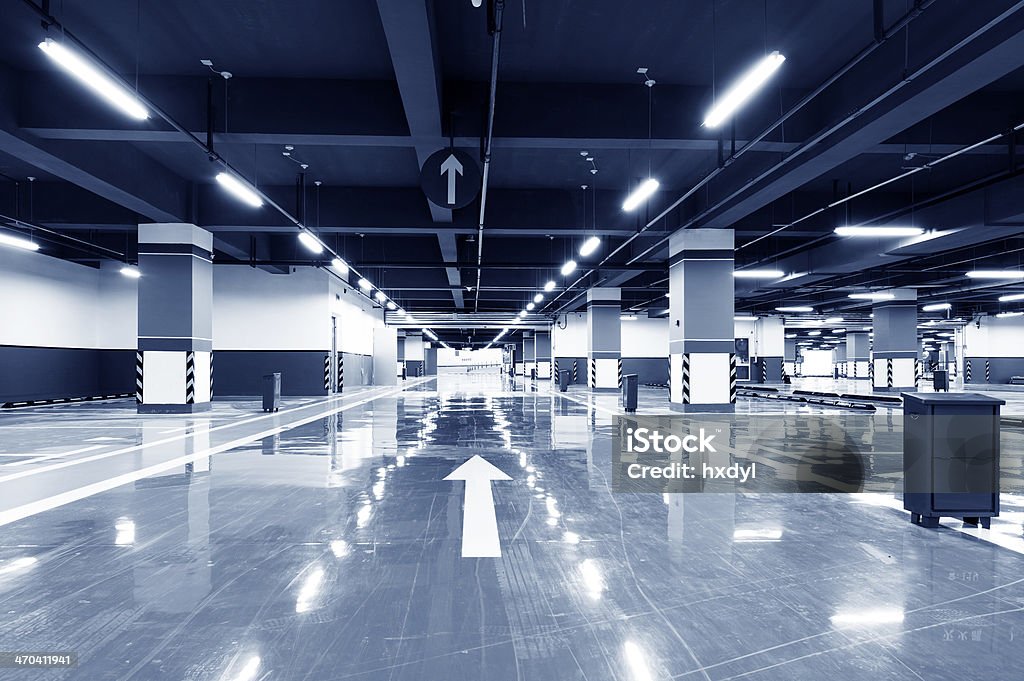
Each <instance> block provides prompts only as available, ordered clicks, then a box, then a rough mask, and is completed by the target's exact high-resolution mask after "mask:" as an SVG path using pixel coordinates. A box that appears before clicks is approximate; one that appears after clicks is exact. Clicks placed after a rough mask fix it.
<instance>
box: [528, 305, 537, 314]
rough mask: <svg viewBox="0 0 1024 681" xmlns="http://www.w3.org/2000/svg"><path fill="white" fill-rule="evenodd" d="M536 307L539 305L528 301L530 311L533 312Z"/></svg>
mask: <svg viewBox="0 0 1024 681" xmlns="http://www.w3.org/2000/svg"><path fill="white" fill-rule="evenodd" d="M535 307H537V306H536V305H535V304H533V303H527V304H526V309H527V310H529V311H530V312H533V308H535Z"/></svg>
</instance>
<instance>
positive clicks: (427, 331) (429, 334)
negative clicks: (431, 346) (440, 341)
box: [421, 329, 437, 340]
mask: <svg viewBox="0 0 1024 681" xmlns="http://www.w3.org/2000/svg"><path fill="white" fill-rule="evenodd" d="M421 330H422V331H423V333H425V334H427V338H429V339H430V340H437V334H436V333H434V332H433V331H431V330H430V329H421Z"/></svg>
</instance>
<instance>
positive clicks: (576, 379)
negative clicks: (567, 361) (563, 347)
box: [572, 360, 580, 383]
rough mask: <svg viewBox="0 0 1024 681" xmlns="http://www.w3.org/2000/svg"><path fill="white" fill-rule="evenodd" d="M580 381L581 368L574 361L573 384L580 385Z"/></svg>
mask: <svg viewBox="0 0 1024 681" xmlns="http://www.w3.org/2000/svg"><path fill="white" fill-rule="evenodd" d="M579 380H580V368H579V363H578V362H577V361H576V360H573V361H572V382H573V383H579Z"/></svg>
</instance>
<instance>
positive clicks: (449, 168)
mask: <svg viewBox="0 0 1024 681" xmlns="http://www.w3.org/2000/svg"><path fill="white" fill-rule="evenodd" d="M462 171H463V168H462V164H461V163H459V159H457V158H455V154H452V155H451V156H449V157H448V158H446V159H445V160H444V163H442V164H441V174H442V175H444V174H445V173H447V174H448V205H449V206H454V205H455V174H456V173H458V174H459V175H461V174H462Z"/></svg>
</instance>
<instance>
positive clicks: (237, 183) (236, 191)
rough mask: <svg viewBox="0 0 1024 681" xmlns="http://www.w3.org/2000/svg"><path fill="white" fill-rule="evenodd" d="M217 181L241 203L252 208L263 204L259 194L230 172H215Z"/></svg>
mask: <svg viewBox="0 0 1024 681" xmlns="http://www.w3.org/2000/svg"><path fill="white" fill-rule="evenodd" d="M217 182H219V183H220V186H221V187H224V189H226V190H227V192H228V193H229V194H231V195H232V196H234V197H235V198H236V199H238V200H239V201H241V202H242V203H244V204H247V205H249V206H252V207H253V208H259V207H260V206H262V205H263V199H261V198H260V197H259V194H257V193H256V192H254V191H253V189H252V187H251V186H249V184H248V183H246V182H242V181H241V180H239V179H238V178H237V177H235V176H234V175H232V174H231V173H217ZM302 233H304V232H300V234H302Z"/></svg>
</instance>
